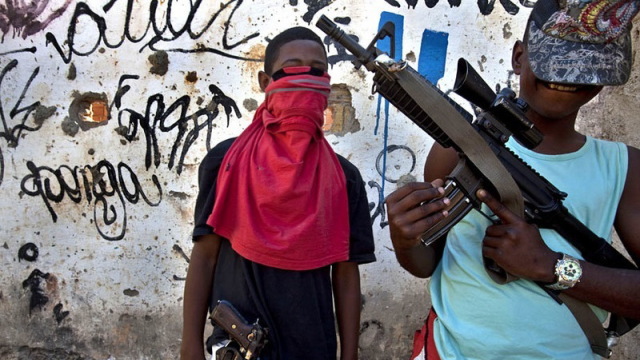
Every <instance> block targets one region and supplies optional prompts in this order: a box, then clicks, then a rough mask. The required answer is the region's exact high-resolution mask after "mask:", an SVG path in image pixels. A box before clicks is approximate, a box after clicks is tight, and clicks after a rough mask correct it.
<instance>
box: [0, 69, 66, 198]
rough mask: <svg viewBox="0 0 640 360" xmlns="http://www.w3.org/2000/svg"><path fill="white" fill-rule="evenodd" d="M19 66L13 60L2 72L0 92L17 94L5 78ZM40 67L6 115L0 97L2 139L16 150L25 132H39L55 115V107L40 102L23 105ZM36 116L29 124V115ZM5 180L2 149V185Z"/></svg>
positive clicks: (0, 170)
mask: <svg viewBox="0 0 640 360" xmlns="http://www.w3.org/2000/svg"><path fill="white" fill-rule="evenodd" d="M17 66H18V60H15V59H14V60H11V61H10V62H9V63H8V64H7V65H6V66H5V67H4V68H3V69H2V72H0V90H7V91H11V93H16V90H17V89H16V88H15V87H13V86H9V85H6V84H5V78H6V77H7V75H8V74H9V73H11V72H12V71H13V70H15V69H16V68H17ZM39 72H40V67H37V68H35V69H34V70H33V71H32V72H31V75H30V76H29V79H28V80H27V81H26V83H25V84H24V86H23V87H22V92H21V93H20V96H19V97H18V98H17V100H15V103H14V104H13V107H11V110H10V111H9V112H8V114H7V113H6V110H7V109H5V104H4V102H3V101H2V99H3V98H4V96H0V139H4V140H5V141H6V143H7V145H8V146H9V147H12V148H15V147H17V146H18V142H19V141H20V139H21V138H22V137H23V135H24V134H23V132H25V131H29V132H32V131H37V130H39V129H40V128H41V127H42V124H43V122H44V120H45V119H46V118H48V117H50V116H52V115H53V113H54V112H55V107H49V108H47V107H45V106H42V105H41V104H40V101H36V102H33V103H31V104H28V105H23V102H24V99H25V96H26V95H27V92H28V91H29V89H30V87H31V84H32V83H33V81H34V79H35V78H36V77H37V76H38V73H39ZM31 114H34V121H33V124H31V123H29V124H28V120H29V115H31ZM3 178H4V157H3V155H2V149H1V148H0V185H1V184H2V180H3Z"/></svg>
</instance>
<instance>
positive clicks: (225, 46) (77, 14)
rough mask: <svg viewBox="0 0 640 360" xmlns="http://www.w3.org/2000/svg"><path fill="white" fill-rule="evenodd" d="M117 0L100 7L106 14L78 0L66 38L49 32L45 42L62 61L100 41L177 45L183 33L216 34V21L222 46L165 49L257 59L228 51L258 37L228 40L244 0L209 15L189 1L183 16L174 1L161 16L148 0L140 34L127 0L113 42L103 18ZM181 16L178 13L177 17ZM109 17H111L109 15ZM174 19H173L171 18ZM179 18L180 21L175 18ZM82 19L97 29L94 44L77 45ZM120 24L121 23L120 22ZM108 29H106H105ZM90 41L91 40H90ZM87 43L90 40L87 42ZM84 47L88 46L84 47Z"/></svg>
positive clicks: (192, 36) (86, 52) (231, 1)
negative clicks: (133, 25)
mask: <svg viewBox="0 0 640 360" xmlns="http://www.w3.org/2000/svg"><path fill="white" fill-rule="evenodd" d="M117 1H118V0H111V1H110V2H109V3H107V4H106V5H104V6H103V7H102V10H103V11H104V13H105V14H106V15H105V17H103V16H100V15H99V14H98V13H96V12H95V11H93V10H92V9H91V7H90V6H89V5H88V4H86V3H84V2H79V3H78V4H77V5H76V8H75V10H74V13H73V16H72V17H71V20H70V22H69V27H68V29H67V38H66V39H65V40H64V41H58V39H57V38H56V36H55V35H54V34H53V33H51V32H48V33H47V34H46V39H47V45H48V44H51V45H52V46H53V47H54V48H55V49H56V51H57V52H58V53H59V54H60V57H61V58H62V60H63V61H64V62H65V63H67V64H68V63H69V62H71V59H72V57H73V55H76V56H87V55H90V54H92V53H93V52H95V51H96V50H97V49H98V47H99V46H100V45H101V44H104V46H106V47H108V48H112V49H114V48H118V47H120V46H121V45H122V44H123V43H124V41H125V40H127V41H130V42H132V43H140V42H142V41H144V42H145V43H144V45H143V46H142V47H141V48H140V51H142V50H143V49H144V48H145V47H147V46H148V47H149V48H150V49H151V50H153V51H156V50H159V49H158V48H157V47H156V45H158V44H160V43H164V44H167V45H168V46H169V47H170V46H171V45H172V44H173V45H176V46H179V44H180V43H181V42H182V41H180V38H181V37H182V36H188V37H189V38H190V39H192V40H197V39H200V38H202V37H203V36H205V34H208V35H210V34H211V33H213V34H216V35H217V34H218V31H214V30H212V29H214V27H213V24H214V23H215V22H216V20H219V22H220V23H221V24H222V26H223V31H222V39H221V40H222V41H221V43H222V49H218V48H213V47H209V46H208V45H205V44H203V43H199V44H198V46H197V47H195V48H181V47H174V48H170V49H164V50H165V51H175V52H182V53H201V52H209V53H214V54H217V55H221V56H224V57H228V58H233V59H239V60H258V59H250V58H246V57H243V56H239V55H234V54H231V53H230V52H229V50H233V49H234V48H236V47H237V46H238V45H241V44H244V43H246V42H248V41H249V40H251V39H253V38H255V37H257V36H259V33H258V32H255V33H251V34H248V35H246V36H244V37H242V38H241V39H240V40H238V41H236V42H231V41H230V40H229V34H228V33H229V29H230V28H231V27H233V25H234V24H233V21H232V19H233V15H234V14H235V12H236V10H237V9H238V8H239V7H240V6H241V5H242V3H243V0H229V1H226V2H223V3H221V4H220V7H219V9H218V10H217V11H215V12H212V13H210V14H204V15H203V13H204V12H205V11H207V9H204V10H203V9H201V8H200V7H201V5H202V4H203V0H195V1H192V2H190V3H189V10H188V12H187V13H186V18H185V17H184V15H185V14H184V13H178V12H179V11H183V8H182V7H181V8H179V10H176V9H175V8H174V7H173V3H174V2H175V0H167V2H166V4H167V8H166V10H165V11H164V18H163V17H162V16H161V14H162V13H163V11H161V10H160V9H158V6H159V3H160V1H159V0H151V1H150V2H149V8H148V10H149V13H148V20H147V24H146V27H145V30H144V33H143V34H141V35H138V36H137V37H136V35H134V34H132V33H131V27H130V23H131V20H132V18H139V17H141V15H139V14H134V13H133V11H134V3H135V0H126V1H127V10H126V13H125V20H124V22H123V24H124V25H123V26H124V28H123V30H122V34H121V35H120V38H119V39H116V40H115V41H113V40H110V39H108V38H107V33H113V32H115V30H114V29H107V21H106V20H105V19H109V18H110V14H109V11H110V10H111V9H112V8H113V5H114V4H115V3H116V2H117ZM225 14H226V15H227V16H226V20H223V19H219V18H220V17H221V16H224V15H225ZM179 15H180V16H179ZM205 16H206V18H207V19H208V21H206V22H204V24H205V25H196V24H195V23H196V21H194V19H196V18H197V19H198V20H197V23H198V24H202V23H203V22H202V21H201V20H200V18H202V17H205ZM111 17H113V16H112V15H111ZM172 19H173V20H172ZM175 19H180V20H175ZM81 21H85V22H90V23H91V24H93V25H94V26H95V28H96V30H97V33H98V37H97V38H96V39H95V42H93V45H89V46H86V45H83V46H78V45H77V42H76V36H78V35H79V34H80V31H78V29H77V28H76V26H77V24H78V23H80V22H81ZM174 22H181V25H178V26H176V25H175V24H174ZM119 23H120V22H119ZM196 26H201V27H200V28H198V29H194V28H195V27H196ZM238 28H240V29H241V28H242V26H236V29H238ZM107 30H109V31H107ZM89 41H90V40H89ZM81 42H86V39H83V41H81ZM215 43H216V41H214V40H213V39H207V41H206V44H215ZM62 44H64V45H65V46H66V47H67V49H66V50H65V49H63V46H62ZM89 44H90V43H89ZM84 48H88V49H85V50H83V49H84Z"/></svg>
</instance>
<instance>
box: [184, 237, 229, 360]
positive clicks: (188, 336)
mask: <svg viewBox="0 0 640 360" xmlns="http://www.w3.org/2000/svg"><path fill="white" fill-rule="evenodd" d="M219 250H220V237H219V236H218V235H215V234H212V235H204V236H202V237H201V238H200V239H199V240H198V241H196V242H195V243H194V245H193V250H192V251H191V260H190V261H189V270H188V271H187V281H186V283H185V287H184V307H183V313H182V316H183V328H182V344H181V346H180V358H181V359H182V360H187V359H198V360H202V359H204V358H205V357H204V342H203V337H204V325H205V321H206V319H207V312H208V308H209V295H210V294H211V286H212V285H213V275H214V274H213V273H214V270H215V266H216V262H217V259H218V252H219Z"/></svg>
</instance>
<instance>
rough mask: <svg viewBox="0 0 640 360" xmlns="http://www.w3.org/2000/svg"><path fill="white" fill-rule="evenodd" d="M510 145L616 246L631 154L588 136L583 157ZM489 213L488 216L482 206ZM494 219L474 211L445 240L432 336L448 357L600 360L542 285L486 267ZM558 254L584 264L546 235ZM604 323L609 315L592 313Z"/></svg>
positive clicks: (435, 283)
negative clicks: (498, 278)
mask: <svg viewBox="0 0 640 360" xmlns="http://www.w3.org/2000/svg"><path fill="white" fill-rule="evenodd" d="M507 145H508V146H509V147H510V148H511V149H512V150H513V151H514V152H515V153H516V154H517V155H518V156H520V157H521V158H522V159H523V160H524V161H525V162H526V163H528V164H529V165H531V166H532V167H533V168H534V169H536V170H537V171H538V172H539V173H540V174H541V175H542V176H544V177H545V178H546V179H547V180H549V181H550V182H551V183H552V184H553V185H554V186H556V187H557V188H558V189H560V190H561V191H563V192H566V193H567V194H568V196H567V198H566V199H565V201H564V205H565V206H566V207H567V208H568V209H569V212H570V213H571V214H573V215H574V216H575V217H576V218H577V219H578V220H580V221H582V222H583V223H584V224H586V225H587V226H588V227H589V228H590V229H591V230H592V231H593V232H594V233H596V234H597V235H598V236H600V237H602V238H605V239H607V240H608V241H609V242H611V235H612V226H613V221H614V217H615V213H616V209H617V207H618V203H619V201H620V197H621V194H622V190H623V188H624V183H625V179H626V174H627V148H626V145H624V144H622V143H617V142H609V141H604V140H596V139H593V138H591V137H587V140H586V143H585V145H584V146H583V147H582V148H581V149H580V150H578V151H576V152H574V153H569V154H562V155H544V154H538V153H535V152H533V151H531V150H528V149H526V148H524V147H522V146H521V145H519V144H518V143H517V142H515V141H514V140H509V142H508V143H507ZM484 211H485V212H487V213H489V210H488V209H487V208H486V207H484ZM488 225H489V221H488V220H487V219H486V218H485V217H484V216H482V214H480V213H479V212H478V211H475V210H473V211H472V212H471V213H469V215H467V216H466V217H465V218H464V219H463V220H462V221H460V222H459V223H458V224H457V225H456V226H454V227H453V228H452V229H451V231H450V232H449V235H448V237H447V244H446V248H445V251H444V254H443V257H442V261H441V262H440V264H439V265H438V267H437V268H436V270H435V272H434V274H433V276H432V278H431V281H430V292H431V301H432V304H433V307H434V310H435V311H436V313H437V314H438V319H437V320H436V322H435V323H434V337H435V342H436V346H437V348H438V352H439V354H440V357H441V358H442V359H443V360H444V359H458V360H460V359H478V360H491V359H496V360H497V359H500V360H502V359H523V360H526V359H532V360H533V359H535V360H540V359H553V360H562V359H566V360H569V359H570V360H580V359H590V360H592V359H597V358H598V356H596V355H594V354H593V353H592V352H591V349H590V346H589V343H588V341H587V339H586V337H585V336H584V333H583V331H582V330H581V328H580V327H579V325H578V323H577V322H576V320H575V318H574V317H573V315H572V314H571V312H570V311H569V309H567V307H566V306H565V305H560V304H558V303H557V302H556V301H555V300H553V299H552V298H551V297H550V296H549V295H548V294H547V293H546V292H544V291H543V290H542V289H541V288H540V287H539V286H538V285H536V284H535V283H533V282H531V281H528V280H522V279H521V280H517V281H514V282H511V283H508V284H505V285H498V284H497V283H495V282H494V281H493V280H492V279H491V278H490V277H489V275H487V272H486V270H485V268H484V265H483V262H482V252H481V244H482V239H483V237H484V231H485V229H486V227H487V226H488ZM540 232H541V234H542V237H543V239H544V241H545V242H546V243H547V245H548V246H549V247H550V248H551V249H552V250H555V251H560V252H564V253H567V254H570V255H573V256H575V257H578V258H581V256H580V254H579V253H578V251H577V250H576V249H575V248H573V246H571V245H570V244H569V243H567V241H565V240H564V239H563V238H562V237H560V236H559V235H558V234H557V233H556V232H555V231H553V230H549V229H541V231H540ZM550 271H551V269H550ZM592 308H594V310H595V311H596V314H597V315H598V316H599V317H600V319H601V320H602V321H604V320H605V319H606V315H607V313H606V312H605V311H604V310H602V309H599V308H596V307H593V306H592Z"/></svg>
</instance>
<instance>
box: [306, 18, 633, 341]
mask: <svg viewBox="0 0 640 360" xmlns="http://www.w3.org/2000/svg"><path fill="white" fill-rule="evenodd" d="M316 26H318V27H319V28H320V29H321V30H322V31H323V32H325V33H326V34H327V35H328V36H329V37H330V38H331V39H332V40H333V41H334V42H336V43H338V44H340V45H342V46H344V47H345V48H346V49H347V50H348V51H349V52H351V54H353V55H354V57H355V60H354V61H353V63H354V65H355V67H356V68H358V69H359V68H360V67H361V66H364V67H365V68H366V69H367V70H368V71H370V72H372V73H373V74H374V76H373V82H374V86H373V91H374V92H377V93H379V94H380V95H382V96H383V97H384V98H385V99H387V100H388V101H389V102H390V103H391V104H393V105H394V106H395V107H396V108H397V109H398V110H399V111H401V112H402V113H404V114H405V115H406V116H407V117H408V118H409V119H410V120H411V121H413V122H414V123H415V124H416V125H418V126H419V127H420V128H421V129H422V130H424V131H425V132H426V133H427V134H429V136H431V137H432V138H433V139H434V140H435V141H437V142H438V143H439V144H440V145H442V146H443V147H445V148H448V147H453V148H454V149H455V150H456V151H457V152H458V154H459V162H458V164H457V165H456V167H455V169H454V170H453V171H452V173H451V174H450V175H449V176H448V177H447V181H446V184H445V196H447V197H449V198H450V199H451V204H452V205H451V209H449V214H450V215H449V217H448V218H447V220H446V221H442V222H440V224H438V225H436V226H434V227H433V228H431V229H429V230H428V231H427V232H426V233H425V234H424V235H423V242H424V243H425V244H427V245H428V244H429V243H431V242H433V241H435V240H437V239H439V238H441V237H442V236H443V235H445V234H446V233H447V232H448V231H449V229H450V228H451V227H452V226H453V225H455V224H456V223H457V222H458V221H460V219H462V217H464V216H465V215H466V214H467V213H468V212H469V211H470V210H471V209H473V208H476V209H479V208H480V205H481V202H480V201H479V200H478V199H477V197H476V195H475V193H476V190H477V189H479V188H485V189H487V190H488V191H490V192H491V193H492V194H493V195H494V196H497V197H498V198H499V199H501V201H502V202H503V203H504V204H505V206H507V207H508V208H509V209H511V210H512V211H513V212H515V213H516V214H519V215H520V216H522V217H524V218H525V219H526V220H527V221H529V222H531V223H535V224H536V225H538V226H539V227H544V228H550V229H553V230H555V231H557V232H558V233H559V234H560V235H561V236H563V237H564V238H565V239H566V240H567V241H569V242H570V243H571V244H572V245H573V246H575V247H576V248H577V249H578V250H579V251H580V252H581V254H582V256H583V257H584V259H585V260H587V261H589V262H592V263H595V264H599V265H603V266H608V267H615V268H623V269H637V267H636V266H635V265H634V264H633V262H631V261H629V260H628V259H627V258H626V257H625V256H624V255H622V254H621V253H619V252H618V251H617V250H616V249H615V248H614V247H613V246H611V245H610V244H609V243H608V242H607V241H605V240H604V239H602V238H600V237H599V236H597V235H596V234H594V233H593V232H592V231H591V230H590V229H589V228H588V227H586V226H585V225H584V224H583V223H581V222H580V221H579V220H578V219H576V218H575V217H574V216H573V215H572V214H571V213H569V211H568V209H567V208H566V207H565V206H564V205H563V203H562V201H563V200H564V198H565V197H566V193H564V192H562V191H560V190H558V189H557V188H556V187H555V186H553V184H551V183H550V182H549V181H547V180H546V179H545V178H544V177H542V176H541V175H540V174H539V173H537V172H536V171H535V170H534V169H533V168H531V167H530V166H529V165H528V164H526V163H525V162H524V161H523V160H522V159H520V158H519V157H518V156H517V155H515V154H514V153H513V152H512V151H511V150H509V149H508V148H507V147H506V146H505V143H506V141H507V140H508V139H509V137H511V136H513V137H514V138H516V139H517V140H518V141H519V142H520V143H521V144H523V145H524V146H526V147H527V148H530V149H533V148H534V147H536V146H537V145H538V144H539V143H540V142H541V141H542V138H543V135H542V134H541V133H540V131H539V130H537V129H536V128H535V126H534V125H533V124H532V123H531V122H530V121H529V120H528V119H527V117H526V115H525V111H526V107H527V105H526V103H524V102H523V101H522V100H520V99H517V98H516V96H515V93H514V92H513V91H511V90H510V89H504V90H503V91H501V92H500V93H499V94H497V95H496V93H495V92H494V91H493V90H491V88H490V87H489V86H488V85H487V84H486V83H485V82H484V80H483V79H482V78H481V77H480V76H479V75H478V73H477V72H476V71H475V70H474V69H473V68H472V67H471V66H470V65H469V63H468V62H467V61H466V60H464V59H460V60H459V61H458V71H457V76H456V81H455V86H454V91H455V92H456V93H457V94H459V95H460V96H462V97H464V98H465V99H467V100H468V101H470V102H471V103H473V104H475V105H476V106H478V107H479V108H481V109H482V112H481V113H480V114H479V115H478V116H477V117H476V119H475V120H474V118H473V116H472V115H471V114H470V113H469V112H467V111H466V110H464V109H463V108H462V107H460V105H458V104H457V103H456V102H455V101H453V99H451V98H450V97H449V96H447V95H446V94H444V93H443V92H442V91H440V90H439V89H438V88H437V87H436V86H434V85H433V84H431V83H430V82H429V81H428V80H426V79H424V78H423V77H422V76H421V75H420V74H419V73H418V72H417V71H415V70H414V69H413V68H412V67H411V66H409V65H408V64H407V63H406V62H405V61H396V60H394V52H395V50H394V46H393V44H394V33H395V28H394V25H393V23H391V22H388V23H386V24H384V25H383V27H382V28H381V29H380V31H379V32H378V34H377V35H376V36H375V37H374V39H373V40H372V41H371V43H370V44H369V46H368V47H367V48H366V49H365V48H363V47H362V46H360V44H358V43H357V42H356V41H355V40H353V39H352V38H351V37H349V36H347V35H346V34H345V33H344V31H342V30H341V29H340V28H338V26H336V24H335V23H333V22H332V21H331V20H329V19H328V18H327V17H326V16H322V17H321V18H320V19H319V20H318V22H317V24H316ZM386 37H390V38H391V54H386V53H384V52H382V51H381V50H380V49H378V48H377V47H376V46H375V43H376V41H378V40H380V39H384V38H386ZM488 268H489V269H490V270H492V271H490V272H489V273H490V274H491V273H492V272H493V273H494V275H496V274H497V276H493V277H494V279H496V281H498V282H504V281H506V280H508V279H509V274H506V273H504V271H503V270H501V269H500V268H497V267H495V266H493V265H491V264H488ZM618 320H619V321H618V322H620V321H622V322H623V324H618V325H619V327H618V330H617V334H620V335H621V334H622V333H624V332H626V331H628V330H630V329H631V328H633V326H635V325H637V321H635V320H631V319H620V318H619V319H618ZM624 320H626V323H624ZM611 329H612V327H611V326H610V328H609V331H613V330H611ZM607 350H608V349H607Z"/></svg>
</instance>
